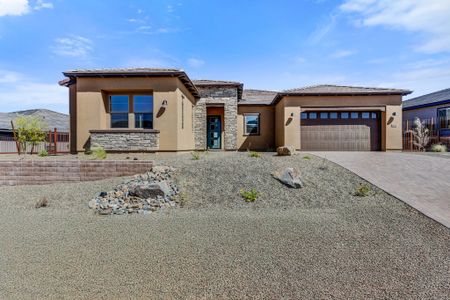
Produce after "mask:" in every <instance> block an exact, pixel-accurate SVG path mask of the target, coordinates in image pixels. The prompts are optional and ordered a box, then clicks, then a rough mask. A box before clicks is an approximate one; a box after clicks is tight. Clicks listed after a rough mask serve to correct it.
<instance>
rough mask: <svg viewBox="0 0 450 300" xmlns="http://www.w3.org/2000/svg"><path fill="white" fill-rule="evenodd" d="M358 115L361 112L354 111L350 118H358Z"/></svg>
mask: <svg viewBox="0 0 450 300" xmlns="http://www.w3.org/2000/svg"><path fill="white" fill-rule="evenodd" d="M358 117H359V113H357V112H352V113H351V114H350V118H352V119H358Z"/></svg>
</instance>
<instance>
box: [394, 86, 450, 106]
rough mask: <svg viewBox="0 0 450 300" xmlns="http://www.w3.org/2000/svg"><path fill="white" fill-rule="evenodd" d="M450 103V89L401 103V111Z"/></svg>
mask: <svg viewBox="0 0 450 300" xmlns="http://www.w3.org/2000/svg"><path fill="white" fill-rule="evenodd" d="M445 103H450V88H449V89H445V90H440V91H437V92H434V93H430V94H426V95H423V96H420V97H416V98H412V99H409V100H405V101H403V109H406V110H408V109H413V108H419V107H427V106H434V105H439V104H445Z"/></svg>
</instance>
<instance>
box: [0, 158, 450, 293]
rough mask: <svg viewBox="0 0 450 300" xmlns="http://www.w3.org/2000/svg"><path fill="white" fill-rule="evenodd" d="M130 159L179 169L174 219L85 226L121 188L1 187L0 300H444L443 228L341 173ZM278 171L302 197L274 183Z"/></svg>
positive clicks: (109, 219)
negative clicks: (107, 195) (42, 202)
mask: <svg viewBox="0 0 450 300" xmlns="http://www.w3.org/2000/svg"><path fill="white" fill-rule="evenodd" d="M129 156H130V159H133V158H134V157H136V158H138V159H153V160H155V163H156V164H158V165H171V166H174V167H176V168H177V170H178V171H177V180H178V184H179V186H180V189H181V191H182V193H183V204H184V205H183V207H178V208H175V209H166V210H162V211H160V212H157V213H152V214H149V215H122V216H116V215H113V216H100V215H96V214H94V213H93V211H92V210H91V209H89V208H88V205H87V204H88V201H89V200H90V199H92V198H93V197H94V196H95V195H96V194H97V193H98V192H100V191H107V190H110V189H112V188H113V187H114V186H115V185H117V184H119V183H120V182H122V181H123V180H124V178H112V179H107V180H101V181H92V182H82V183H71V184H54V185H48V186H16V187H0V205H1V208H2V209H0V298H1V299H14V298H17V299H19V298H38V299H44V298H67V299H70V298H85V299H95V298H98V299H114V298H116V299H117V298H180V299H186V298H192V299H194V298H195V299H197V298H206V299H209V298H211V299H212V298H214V299H217V298H239V299H241V298H266V299H267V298H285V299H292V298H296V299H348V298H358V299H386V298H388V299H396V298H397V299H419V298H420V299H445V298H448V291H449V290H450V230H449V229H447V228H445V227H444V226H442V225H440V224H438V223H436V222H434V221H433V220H431V219H429V218H427V217H425V216H424V215H422V214H420V213H419V212H417V211H416V210H414V209H412V208H410V207H409V206H407V205H405V204H404V203H403V202H401V201H399V200H397V199H395V198H394V197H392V196H390V195H388V194H386V193H385V192H383V191H382V190H380V189H378V188H376V187H374V186H371V192H370V195H369V196H368V197H357V196H355V195H354V191H355V189H356V187H357V186H358V185H359V184H360V183H364V184H367V183H366V182H364V181H363V180H362V179H360V178H359V177H357V176H356V175H354V174H353V173H351V172H349V171H347V170H345V169H344V168H342V167H340V166H338V165H335V164H333V163H331V162H328V161H326V160H323V159H321V158H318V157H315V156H312V155H308V154H306V153H300V154H299V155H296V156H291V157H277V156H275V155H274V154H273V153H262V156H261V157H260V158H253V157H249V155H248V154H247V153H245V152H243V153H235V152H219V153H217V152H208V153H201V154H200V159H199V160H193V159H192V157H191V155H190V154H189V153H185V154H151V155H144V154H139V155H129ZM124 158H126V157H124V156H123V155H122V156H121V155H109V156H108V159H124ZM45 159H54V158H45ZM64 159H76V157H74V156H65V157H64ZM78 159H86V157H84V156H83V157H81V158H78ZM283 167H295V168H298V170H299V171H300V173H301V176H302V179H303V182H304V184H305V187H304V188H302V189H290V188H288V187H285V186H284V185H282V184H281V183H280V182H278V181H276V180H275V179H273V178H272V177H271V173H272V172H273V171H275V170H276V169H278V168H283ZM252 188H254V189H256V190H257V191H258V192H260V193H261V196H260V198H259V199H257V200H256V201H255V202H253V203H247V202H245V201H244V200H243V199H242V198H241V196H240V195H239V191H240V190H241V189H252ZM44 196H45V197H47V198H48V200H49V206H48V207H45V208H39V209H36V208H34V204H35V202H36V201H38V200H39V199H40V198H42V197H44Z"/></svg>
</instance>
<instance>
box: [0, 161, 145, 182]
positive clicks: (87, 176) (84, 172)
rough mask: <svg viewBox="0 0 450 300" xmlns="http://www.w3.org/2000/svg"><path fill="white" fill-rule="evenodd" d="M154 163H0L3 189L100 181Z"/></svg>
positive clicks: (141, 170)
mask: <svg viewBox="0 0 450 300" xmlns="http://www.w3.org/2000/svg"><path fill="white" fill-rule="evenodd" d="M152 166H153V161H113V160H103V161H99V160H95V161H89V160H86V161H83V160H73V161H70V160H69V161H56V160H55V161H44V160H34V161H32V160H30V161H0V186H2V185H3V186H4V185H33V184H51V183H62V182H79V181H92V180H100V179H105V178H110V177H119V176H130V175H135V174H140V173H145V172H147V171H150V170H151V168H152Z"/></svg>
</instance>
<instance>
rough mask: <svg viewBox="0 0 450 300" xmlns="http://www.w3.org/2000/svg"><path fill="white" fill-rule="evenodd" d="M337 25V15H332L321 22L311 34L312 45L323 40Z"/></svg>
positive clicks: (310, 41) (309, 39) (309, 40)
mask: <svg viewBox="0 0 450 300" xmlns="http://www.w3.org/2000/svg"><path fill="white" fill-rule="evenodd" d="M335 26H336V16H335V15H331V16H329V18H328V19H327V20H326V22H324V23H322V24H320V25H319V26H318V27H317V28H316V30H314V32H313V33H312V34H311V35H310V36H309V38H308V42H309V43H310V44H312V45H315V44H317V43H319V42H320V41H322V39H323V38H325V36H326V35H328V33H330V32H331V31H332V30H333V29H334V27H335Z"/></svg>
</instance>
